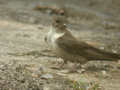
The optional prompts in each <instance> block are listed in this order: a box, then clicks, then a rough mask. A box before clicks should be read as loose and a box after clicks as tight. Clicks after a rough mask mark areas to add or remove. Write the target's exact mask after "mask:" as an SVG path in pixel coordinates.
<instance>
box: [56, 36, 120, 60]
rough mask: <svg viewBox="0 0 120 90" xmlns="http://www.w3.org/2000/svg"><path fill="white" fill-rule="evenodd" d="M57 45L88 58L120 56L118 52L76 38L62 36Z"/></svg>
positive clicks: (114, 57)
mask: <svg viewBox="0 0 120 90" xmlns="http://www.w3.org/2000/svg"><path fill="white" fill-rule="evenodd" d="M56 43H57V45H58V46H59V47H60V48H61V49H63V50H64V51H65V52H67V53H69V54H73V55H76V56H77V55H79V56H83V57H85V58H87V59H94V60H97V59H101V60H103V59H111V60H112V59H116V58H120V56H118V55H117V54H113V53H109V52H105V51H103V50H100V49H97V48H95V47H93V46H91V45H88V44H87V43H85V42H82V41H77V40H76V39H75V38H72V39H71V38H69V37H65V36H63V37H60V38H58V39H57V40H56Z"/></svg>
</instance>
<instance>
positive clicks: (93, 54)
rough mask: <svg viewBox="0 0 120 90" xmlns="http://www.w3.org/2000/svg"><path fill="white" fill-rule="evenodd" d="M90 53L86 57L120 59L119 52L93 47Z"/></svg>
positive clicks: (90, 58)
mask: <svg viewBox="0 0 120 90" xmlns="http://www.w3.org/2000/svg"><path fill="white" fill-rule="evenodd" d="M92 50H93V51H92V52H91V54H90V55H89V56H88V57H87V58H88V59H89V60H104V61H117V60H120V54H116V53H111V52H105V51H103V50H100V49H97V48H94V49H92Z"/></svg>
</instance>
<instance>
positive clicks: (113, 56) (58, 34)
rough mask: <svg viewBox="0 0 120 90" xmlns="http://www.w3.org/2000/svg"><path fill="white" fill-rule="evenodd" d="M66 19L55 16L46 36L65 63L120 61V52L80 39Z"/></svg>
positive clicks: (46, 39)
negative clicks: (104, 48) (69, 27)
mask: <svg viewBox="0 0 120 90" xmlns="http://www.w3.org/2000/svg"><path fill="white" fill-rule="evenodd" d="M65 22H66V19H65V18H63V17H54V18H53V21H52V25H51V27H50V30H49V32H48V33H47V35H46V36H45V42H47V43H48V44H49V45H50V46H51V48H52V50H53V51H54V52H55V54H56V55H57V56H58V57H60V58H62V59H63V60H64V63H67V62H68V61H70V62H73V63H74V62H75V63H80V64H85V63H87V62H88V61H118V60H119V59H120V54H117V53H112V52H107V51H105V50H101V49H98V48H96V47H94V46H92V45H89V44H88V43H86V42H84V41H82V40H78V39H77V38H76V37H75V36H74V35H73V34H72V33H71V32H70V30H68V29H67V26H66V23H65Z"/></svg>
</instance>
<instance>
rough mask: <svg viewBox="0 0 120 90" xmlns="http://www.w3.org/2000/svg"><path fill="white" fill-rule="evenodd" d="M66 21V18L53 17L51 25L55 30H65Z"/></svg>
mask: <svg viewBox="0 0 120 90" xmlns="http://www.w3.org/2000/svg"><path fill="white" fill-rule="evenodd" d="M66 23H67V20H66V18H64V17H59V16H58V17H54V18H53V21H52V27H53V28H54V29H55V30H56V32H58V33H59V32H66Z"/></svg>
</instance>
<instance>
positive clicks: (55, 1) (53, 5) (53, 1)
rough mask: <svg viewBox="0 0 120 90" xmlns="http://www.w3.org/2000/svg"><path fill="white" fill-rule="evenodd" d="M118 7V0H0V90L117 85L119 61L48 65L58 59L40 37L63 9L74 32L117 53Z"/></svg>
mask: <svg viewBox="0 0 120 90" xmlns="http://www.w3.org/2000/svg"><path fill="white" fill-rule="evenodd" d="M36 6H40V7H44V8H45V7H47V8H48V9H47V10H46V9H45V11H44V9H43V10H42V11H41V10H35V7H36ZM119 9H120V1H119V0H46V1H45V0H0V90H88V89H90V90H104V89H105V90H118V89H119V88H120V77H119V76H120V70H119V69H120V63H117V62H97V61H95V62H89V63H87V64H86V65H85V68H86V71H84V72H83V73H80V72H79V70H80V69H78V72H73V73H69V72H67V70H68V69H57V68H51V66H54V67H56V65H57V64H59V63H60V62H61V59H59V58H56V57H55V55H54V54H52V52H51V51H50V48H49V46H48V45H47V44H46V43H45V42H44V36H45V34H46V32H48V30H49V28H50V23H51V18H52V16H53V15H58V14H59V13H56V11H55V10H64V11H65V13H64V14H63V15H64V16H65V17H66V19H68V21H69V22H68V28H69V29H70V30H71V32H72V33H73V35H74V36H76V37H77V38H78V39H81V40H84V41H86V42H88V43H89V44H92V45H94V46H95V47H98V48H101V49H104V50H106V51H110V52H116V53H120V47H119V46H120V42H119V41H120V11H119ZM51 12H52V13H51ZM58 12H60V11H58ZM76 81H77V82H76ZM80 88H81V89H80Z"/></svg>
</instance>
